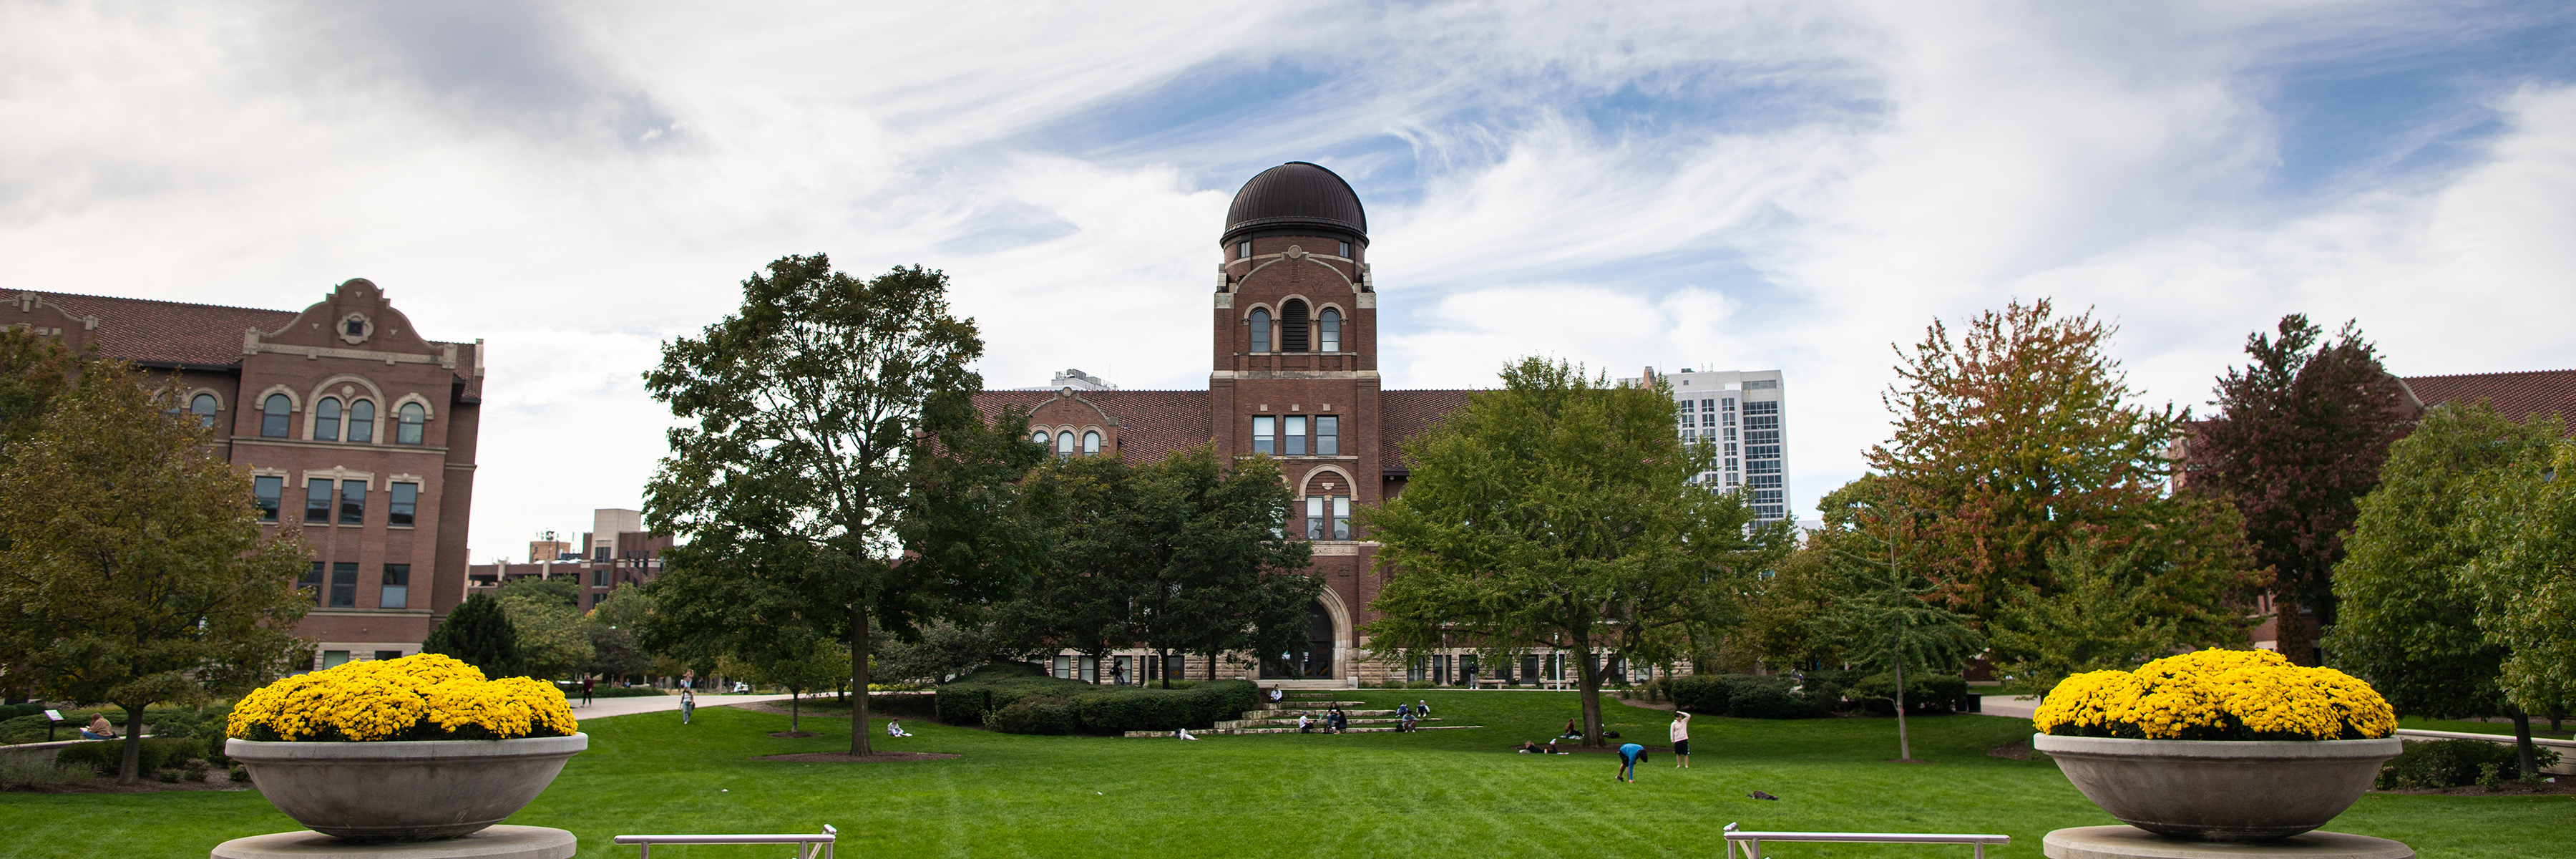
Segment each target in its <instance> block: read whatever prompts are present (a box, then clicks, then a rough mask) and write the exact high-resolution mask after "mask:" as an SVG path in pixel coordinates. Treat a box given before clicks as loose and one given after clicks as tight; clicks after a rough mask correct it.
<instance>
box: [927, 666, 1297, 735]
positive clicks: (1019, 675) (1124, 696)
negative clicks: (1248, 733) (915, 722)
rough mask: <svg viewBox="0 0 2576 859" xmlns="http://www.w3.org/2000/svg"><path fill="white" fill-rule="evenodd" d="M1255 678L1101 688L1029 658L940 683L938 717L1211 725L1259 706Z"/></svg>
mask: <svg viewBox="0 0 2576 859" xmlns="http://www.w3.org/2000/svg"><path fill="white" fill-rule="evenodd" d="M1259 698H1260V692H1259V690H1258V689H1257V688H1256V687H1255V686H1254V685H1253V684H1252V683H1251V682H1250V681H1247V680H1211V681H1201V682H1197V683H1193V684H1190V688H1187V689H1159V688H1154V687H1146V686H1101V685H1097V684H1091V683H1082V682H1078V681H1073V680H1060V679H1057V678H1054V677H1050V676H1047V674H1046V672H1044V671H1041V670H1039V669H1038V668H1036V667H1035V666H1031V665H1027V664H1025V663H994V664H992V665H987V666H984V667H983V668H980V669H977V670H976V671H975V672H974V673H972V674H969V675H967V676H965V677H961V678H958V679H957V680H955V681H952V682H950V683H948V684H947V685H944V686H941V687H939V693H938V696H937V698H936V702H935V704H934V710H935V713H936V716H937V718H938V719H939V721H941V722H945V723H947V724H951V725H983V726H986V727H989V728H992V729H993V730H996V731H1001V732H1003V733H1008V734H1071V733H1090V734H1117V733H1123V732H1126V731H1169V730H1174V729H1177V728H1205V727H1209V726H1210V725H1213V724H1214V723H1215V722H1216V721H1217V720H1219V719H1231V718H1236V717H1237V716H1238V714H1240V713H1242V712H1243V711H1246V710H1250V709H1252V708H1253V707H1255V706H1258V705H1259V703H1260V702H1259Z"/></svg>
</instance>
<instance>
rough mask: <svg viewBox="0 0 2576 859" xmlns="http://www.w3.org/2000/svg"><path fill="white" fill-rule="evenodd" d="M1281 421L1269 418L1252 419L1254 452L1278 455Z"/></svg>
mask: <svg viewBox="0 0 2576 859" xmlns="http://www.w3.org/2000/svg"><path fill="white" fill-rule="evenodd" d="M1278 424H1279V419H1278V418H1274V417H1269V416H1266V415H1265V416H1261V417H1255V418H1253V419H1252V452H1253V453H1267V454H1274V455H1275V454H1277V453H1278V452H1279V448H1278V434H1279V431H1278V429H1277V427H1278Z"/></svg>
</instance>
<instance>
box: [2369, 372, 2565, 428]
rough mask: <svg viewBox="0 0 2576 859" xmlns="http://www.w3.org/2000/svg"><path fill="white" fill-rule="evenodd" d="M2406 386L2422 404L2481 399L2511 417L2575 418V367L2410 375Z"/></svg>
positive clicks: (2500, 412)
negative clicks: (2557, 416)
mask: <svg viewBox="0 0 2576 859" xmlns="http://www.w3.org/2000/svg"><path fill="white" fill-rule="evenodd" d="M2406 388H2407V390H2409V391H2412V392H2413V393H2414V394H2415V398H2416V399H2417V400H2420V401H2422V402H2423V404H2424V405H2426V406H2435V405H2440V404H2442V403H2475V402H2479V401H2481V400H2483V401H2485V402H2487V403H2490V404H2492V405H2494V406H2495V410H2496V413H2498V414H2501V415H2504V416H2505V417H2508V418H2512V419H2514V420H2522V419H2524V418H2528V417H2530V416H2532V415H2535V414H2552V413H2555V414H2558V415H2560V416H2562V417H2569V418H2576V370H2535V371H2532V372H2526V373H2470V374H2466V375H2459V376H2413V377H2409V378H2407V379H2406Z"/></svg>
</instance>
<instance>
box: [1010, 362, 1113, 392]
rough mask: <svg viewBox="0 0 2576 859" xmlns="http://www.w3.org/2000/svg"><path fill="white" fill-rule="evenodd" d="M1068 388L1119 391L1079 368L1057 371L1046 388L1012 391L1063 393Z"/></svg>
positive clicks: (1016, 389)
mask: <svg viewBox="0 0 2576 859" xmlns="http://www.w3.org/2000/svg"><path fill="white" fill-rule="evenodd" d="M1066 388H1072V389H1074V390H1077V391H1115V390H1118V386H1117V385H1112V384H1109V383H1108V382H1103V381H1101V380H1100V377H1099V376H1094V375H1091V374H1089V373H1085V372H1083V371H1082V369H1081V368H1079V367H1068V368H1065V369H1062V370H1057V371H1056V373H1055V378H1054V379H1051V380H1048V381H1047V383H1046V386H1045V387H1042V388H1013V389H1012V390H1015V391H1061V390H1064V389H1066Z"/></svg>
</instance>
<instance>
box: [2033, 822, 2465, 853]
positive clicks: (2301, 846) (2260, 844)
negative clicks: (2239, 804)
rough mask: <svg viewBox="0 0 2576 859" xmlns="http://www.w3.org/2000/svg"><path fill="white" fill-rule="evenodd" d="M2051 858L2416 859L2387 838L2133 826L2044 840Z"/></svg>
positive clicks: (2060, 833) (2063, 832)
mask: <svg viewBox="0 0 2576 859" xmlns="http://www.w3.org/2000/svg"><path fill="white" fill-rule="evenodd" d="M2039 845H2040V853H2042V854H2043V855H2046V856H2047V857H2048V859H2275V857H2278V858H2279V859H2292V857H2295V859H2415V850H2414V848H2411V847H2408V846H2406V845H2404V844H2400V843H2397V842H2395V841H2390V840H2388V839H2385V838H2371V837H2369V836H2365V835H2346V834H2344V833H2341V832H2324V831H2312V832H2308V833H2306V834H2303V835H2293V836H2290V837H2288V838H2280V839H2274V840H2271V841H2193V840H2190V839H2185V838H2175V837H2172V836H2169V835H2157V834H2155V833H2153V832H2148V831H2146V830H2144V829H2139V828H2137V827H2135V826H2080V827H2076V828H2074V829H2060V830H2057V831H2055V832H2051V833H2049V834H2048V835H2047V836H2046V837H2043V838H2041V839H2040V842H2039Z"/></svg>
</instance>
